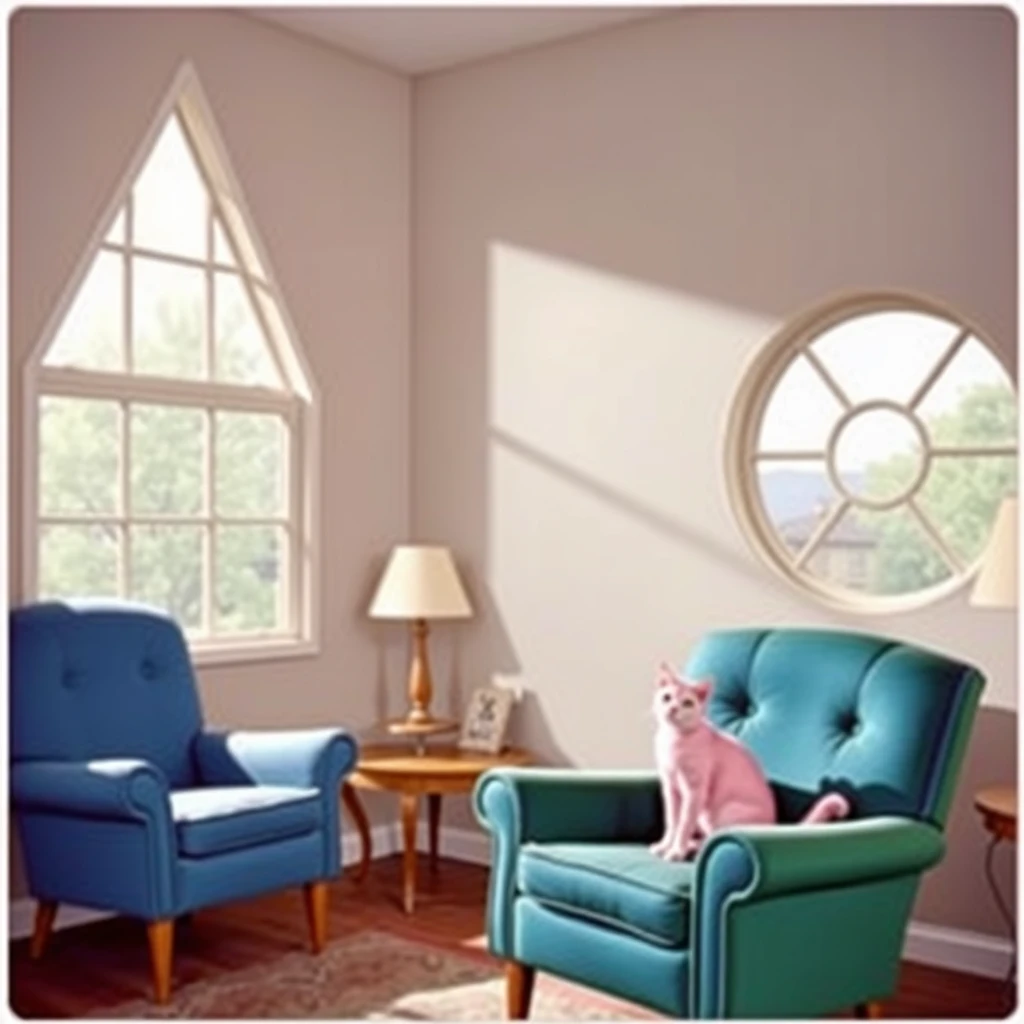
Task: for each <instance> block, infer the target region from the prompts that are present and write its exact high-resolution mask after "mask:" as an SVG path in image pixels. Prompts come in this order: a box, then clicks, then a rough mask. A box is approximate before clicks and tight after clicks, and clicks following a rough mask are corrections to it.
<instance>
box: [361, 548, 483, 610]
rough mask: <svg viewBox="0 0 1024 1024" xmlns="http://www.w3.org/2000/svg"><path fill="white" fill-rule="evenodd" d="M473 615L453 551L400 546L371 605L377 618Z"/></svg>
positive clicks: (394, 553)
mask: <svg viewBox="0 0 1024 1024" xmlns="http://www.w3.org/2000/svg"><path fill="white" fill-rule="evenodd" d="M472 614H473V609H472V608H471V607H470V604H469V599H468V598H467V597H466V592H465V591H464V590H463V589H462V582H461V581H460V580H459V574H458V572H457V571H456V569H455V560H454V559H453V558H452V553H451V551H449V550H448V548H445V547H432V546H425V545H414V544H400V545H399V546H398V547H396V548H395V549H394V551H392V552H391V558H390V559H389V560H388V564H387V566H386V567H385V569H384V574H383V576H381V579H380V583H379V584H378V586H377V592H376V594H374V597H373V601H372V603H371V604H370V617H371V618H373V619H466V618H469V617H470V616H471V615H472Z"/></svg>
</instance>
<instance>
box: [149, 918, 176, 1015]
mask: <svg viewBox="0 0 1024 1024" xmlns="http://www.w3.org/2000/svg"><path fill="white" fill-rule="evenodd" d="M146 934H147V935H148V937H149V962H150V964H151V965H152V968H153V996H154V998H155V1000H156V1001H157V1002H158V1003H160V1004H163V1003H166V1002H168V1000H169V999H170V998H171V963H172V962H173V959H174V918H173V917H169V918H165V919H164V920H162V921H147V922H146Z"/></svg>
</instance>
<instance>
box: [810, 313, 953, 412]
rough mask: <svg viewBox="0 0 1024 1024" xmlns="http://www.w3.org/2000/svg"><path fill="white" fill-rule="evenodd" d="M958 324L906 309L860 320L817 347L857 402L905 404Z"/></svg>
mask: <svg viewBox="0 0 1024 1024" xmlns="http://www.w3.org/2000/svg"><path fill="white" fill-rule="evenodd" d="M959 331H960V328H959V326H958V325H957V324H953V323H950V322H949V321H948V320H940V319H939V318H938V317H934V316H931V315H929V314H927V313H917V312H911V311H905V310H899V311H892V312H890V311H886V312H883V313H868V314H865V315H862V316H854V317H851V318H850V319H848V320H844V321H843V322H842V323H840V324H837V325H836V326H835V327H831V328H829V329H828V330H827V331H825V332H824V333H822V334H821V335H819V337H818V338H817V340H816V341H815V342H814V344H813V345H812V346H811V348H812V349H813V350H814V352H815V354H816V355H818V356H819V357H820V359H821V361H822V362H823V363H824V364H825V366H826V367H827V368H828V369H829V371H830V372H831V373H832V375H833V376H834V377H835V378H836V381H837V383H838V384H839V386H840V387H841V388H842V389H843V390H844V391H845V392H846V394H847V396H848V397H849V398H850V399H851V401H853V402H864V401H867V400H868V399H871V398H890V399H893V400H894V401H897V402H905V401H907V400H908V399H910V398H911V397H912V395H913V394H914V392H915V391H916V390H917V388H918V387H920V385H921V384H923V383H924V380H925V378H926V377H927V376H928V374H929V372H930V371H931V370H932V368H933V367H934V366H935V364H936V363H937V362H938V361H939V359H940V358H941V356H942V354H943V352H945V351H946V349H947V348H948V347H949V345H950V344H951V343H952V342H953V339H954V338H955V337H956V336H957V334H958V333H959Z"/></svg>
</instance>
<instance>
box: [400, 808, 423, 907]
mask: <svg viewBox="0 0 1024 1024" xmlns="http://www.w3.org/2000/svg"><path fill="white" fill-rule="evenodd" d="M419 803H420V801H419V797H418V796H417V795H416V794H415V793H403V794H402V835H403V838H404V841H405V848H404V850H403V851H402V904H403V906H404V907H405V912H406V913H407V914H411V913H412V912H413V910H415V908H416V824H417V821H418V817H419V814H418V812H419Z"/></svg>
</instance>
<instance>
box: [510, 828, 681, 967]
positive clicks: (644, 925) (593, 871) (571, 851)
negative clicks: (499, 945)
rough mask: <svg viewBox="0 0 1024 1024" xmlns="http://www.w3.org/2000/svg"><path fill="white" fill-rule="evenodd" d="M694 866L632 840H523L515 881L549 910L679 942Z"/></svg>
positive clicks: (668, 942)
mask: <svg viewBox="0 0 1024 1024" xmlns="http://www.w3.org/2000/svg"><path fill="white" fill-rule="evenodd" d="M693 870H694V868H693V862H692V861H687V862H684V863H674V862H668V861H663V860H661V859H660V858H659V857H655V856H654V854H652V853H651V852H650V850H648V848H647V847H646V846H641V845H637V844H635V843H527V844H524V846H523V847H522V849H521V850H520V856H519V866H518V879H517V882H518V887H519V890H520V891H521V892H523V893H526V894H527V895H529V896H532V897H533V898H534V899H536V900H538V901H539V902H540V903H544V904H546V905H548V906H549V907H550V908H551V909H553V910H558V911H561V912H563V913H566V914H573V915H576V916H579V917H586V918H590V919H592V920H595V921H597V922H599V923H600V924H603V925H605V926H606V927H608V928H614V929H616V930H618V931H623V932H629V933H631V934H633V935H637V936H639V937H640V938H643V939H646V940H647V941H649V942H655V943H658V944H659V945H663V946H671V947H676V948H678V947H685V946H688V945H689V942H690V891H691V887H692V884H693Z"/></svg>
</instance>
